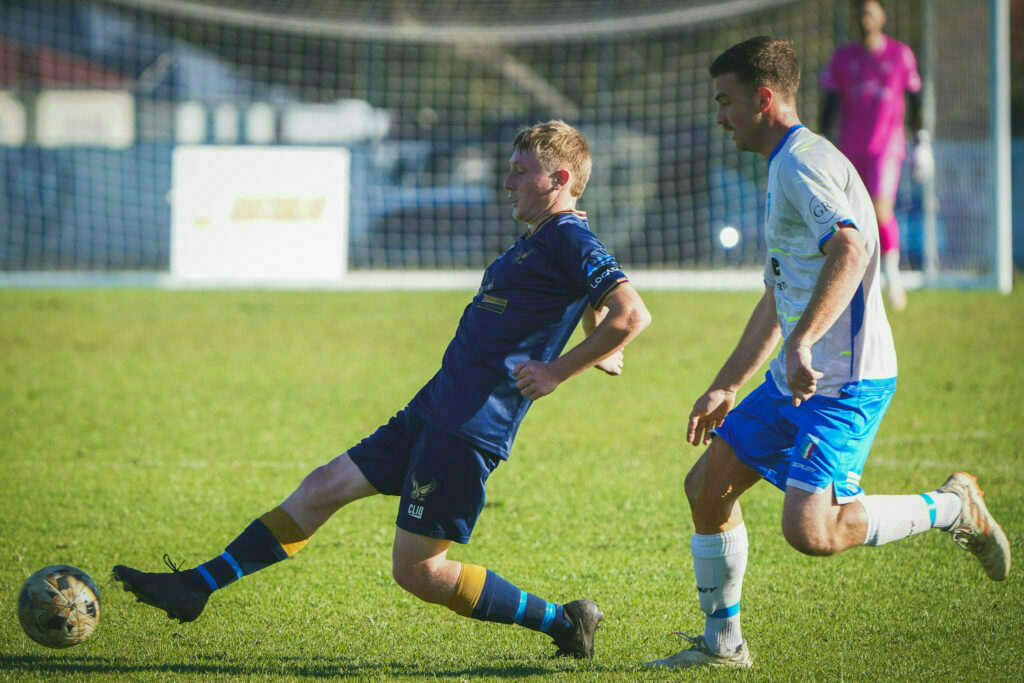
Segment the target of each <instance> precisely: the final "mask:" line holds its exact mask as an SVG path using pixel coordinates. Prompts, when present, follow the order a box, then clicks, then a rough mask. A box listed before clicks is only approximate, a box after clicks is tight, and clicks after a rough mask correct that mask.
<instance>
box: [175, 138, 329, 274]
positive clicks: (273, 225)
mask: <svg viewBox="0 0 1024 683" xmlns="http://www.w3.org/2000/svg"><path fill="white" fill-rule="evenodd" d="M348 174H349V154H348V151H347V150H344V149H324V148H311V147H222V146H179V147H177V148H175V150H174V170H173V181H172V185H173V189H172V194H173V204H172V207H173V208H172V217H171V220H172V225H173V230H172V235H171V275H172V277H174V278H177V279H181V280H192V281H197V280H198V281H206V282H218V281H222V282H235V283H238V282H248V283H253V284H259V283H294V284H302V283H316V282H321V283H323V282H327V281H331V280H338V279H339V278H342V277H343V276H344V275H345V271H346V268H347V264H348V253H347V245H348V193H349V175H348Z"/></svg>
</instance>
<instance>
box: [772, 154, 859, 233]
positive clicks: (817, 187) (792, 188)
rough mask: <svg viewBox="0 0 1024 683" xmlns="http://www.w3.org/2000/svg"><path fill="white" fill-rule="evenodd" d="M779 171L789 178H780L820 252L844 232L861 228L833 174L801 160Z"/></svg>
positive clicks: (787, 197)
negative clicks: (834, 237)
mask: <svg viewBox="0 0 1024 683" xmlns="http://www.w3.org/2000/svg"><path fill="white" fill-rule="evenodd" d="M791 159H792V157H791ZM779 172H780V173H784V174H786V175H788V176H789V177H788V178H786V179H780V180H783V182H782V183H781V186H782V187H783V188H784V191H785V193H786V199H788V200H789V202H790V203H791V204H792V206H793V208H794V209H796V211H797V212H799V214H800V216H801V218H802V219H803V222H804V225H806V226H807V229H808V230H810V231H811V232H812V233H813V234H814V238H815V241H816V242H817V243H818V249H821V247H822V245H824V244H825V242H827V241H828V239H829V238H830V237H832V235H834V234H835V233H836V232H837V231H839V230H840V229H842V228H857V224H856V222H855V221H854V213H853V209H852V208H851V207H850V202H849V200H848V199H847V197H846V193H845V192H843V189H842V188H841V187H840V186H839V183H838V182H837V181H836V179H835V178H834V177H833V176H832V175H831V174H830V173H827V172H825V171H822V170H819V169H817V168H812V167H811V166H809V165H807V164H804V163H800V162H798V161H792V162H791V163H790V164H787V166H785V167H783V168H780V169H779ZM858 229H859V228H858Z"/></svg>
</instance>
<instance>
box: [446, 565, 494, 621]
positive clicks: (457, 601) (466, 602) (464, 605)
mask: <svg viewBox="0 0 1024 683" xmlns="http://www.w3.org/2000/svg"><path fill="white" fill-rule="evenodd" d="M486 580H487V569H486V568H484V567H481V566H480V565H478V564H465V563H463V565H462V571H460V572H459V581H458V583H456V584H455V595H453V596H452V601H451V602H450V603H448V609H450V610H451V611H453V612H455V613H456V614H458V615H461V616H463V617H471V616H473V608H474V607H476V603H477V600H479V599H480V593H482V592H483V590H484V581H486Z"/></svg>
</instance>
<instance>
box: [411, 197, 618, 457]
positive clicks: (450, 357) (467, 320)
mask: <svg viewBox="0 0 1024 683" xmlns="http://www.w3.org/2000/svg"><path fill="white" fill-rule="evenodd" d="M624 282H628V280H627V279H626V276H625V275H624V274H623V273H622V271H621V270H620V269H619V265H618V264H617V263H616V262H615V259H614V258H612V257H611V255H609V254H608V252H607V251H606V250H605V248H604V245H603V244H601V241H600V240H599V239H597V237H596V236H595V235H594V233H592V232H591V231H590V228H589V227H587V217H586V214H584V213H582V212H579V211H566V212H564V213H558V214H555V215H554V216H551V217H550V218H548V219H547V220H546V221H544V222H543V223H541V225H540V226H539V227H538V228H537V230H535V231H534V232H533V234H531V235H526V234H524V235H523V236H522V237H520V238H519V239H518V240H517V241H516V243H515V244H513V245H512V246H511V247H509V248H508V250H507V251H506V252H505V253H504V254H502V255H501V256H499V257H498V259H497V260H496V261H494V263H492V264H491V265H490V266H488V267H487V270H485V271H484V277H483V281H482V282H481V284H480V290H479V291H478V292H477V293H476V296H475V297H473V301H472V302H471V303H470V304H469V305H468V306H466V310H465V311H464V312H463V313H462V319H461V320H459V328H458V330H457V331H456V332H455V338H454V339H452V341H451V343H450V344H449V345H448V349H447V350H446V351H445V354H444V359H443V360H442V362H441V369H440V370H439V371H438V372H437V374H436V375H434V377H433V379H431V380H430V381H429V382H427V384H426V386H424V387H423V388H422V389H421V390H420V391H419V393H418V394H416V396H415V397H414V398H413V400H412V402H411V403H410V404H409V408H410V409H411V410H412V411H413V412H414V413H416V415H418V416H419V417H420V418H421V419H423V420H424V421H425V422H427V423H430V424H433V425H435V426H437V427H439V428H440V429H443V430H445V431H447V432H449V433H451V434H455V435H456V436H459V437H462V438H464V439H466V440H468V441H470V442H472V443H474V444H476V445H478V446H480V447H481V448H483V449H484V450H487V451H489V452H491V453H494V454H495V455H497V456H499V457H501V458H502V459H505V460H507V459H508V455H509V451H510V449H511V448H512V440H513V439H514V438H515V435H516V431H517V430H518V429H519V423H520V422H522V420H523V417H524V416H525V415H526V411H527V410H528V409H529V407H530V404H531V403H532V401H530V399H528V398H526V397H524V396H523V395H522V394H520V393H519V390H518V389H517V388H516V381H517V380H516V378H515V377H513V376H512V370H513V369H514V368H515V367H516V365H518V364H519V363H522V362H524V361H527V360H540V361H545V362H546V361H550V360H553V359H555V358H557V357H558V356H559V355H560V354H561V352H562V349H563V348H565V344H566V342H567V341H568V340H569V337H570V336H571V335H572V333H573V330H575V329H576V325H577V324H579V321H580V318H581V317H582V315H583V309H584V307H585V306H587V305H590V306H592V307H593V308H594V309H595V310H601V308H602V307H603V306H604V301H605V299H606V298H607V297H608V295H609V294H611V293H612V291H614V290H615V289H616V288H618V286H619V285H621V284H622V283H624Z"/></svg>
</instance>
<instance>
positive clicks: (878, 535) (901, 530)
mask: <svg viewBox="0 0 1024 683" xmlns="http://www.w3.org/2000/svg"><path fill="white" fill-rule="evenodd" d="M860 502H861V505H863V506H864V510H865V512H867V516H868V531H867V534H866V536H865V537H864V545H885V544H886V543H890V542H892V541H898V540H900V539H901V538H907V537H908V536H913V535H914V534H919V533H921V532H924V531H928V529H931V528H933V527H934V528H938V529H948V528H949V527H950V526H951V525H952V524H953V522H954V521H956V518H957V517H958V516H959V515H960V497H959V496H957V495H956V494H955V493H939V492H938V491H932V492H931V493H922V494H920V495H916V496H915V495H909V496H864V497H863V498H861V499H860Z"/></svg>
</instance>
